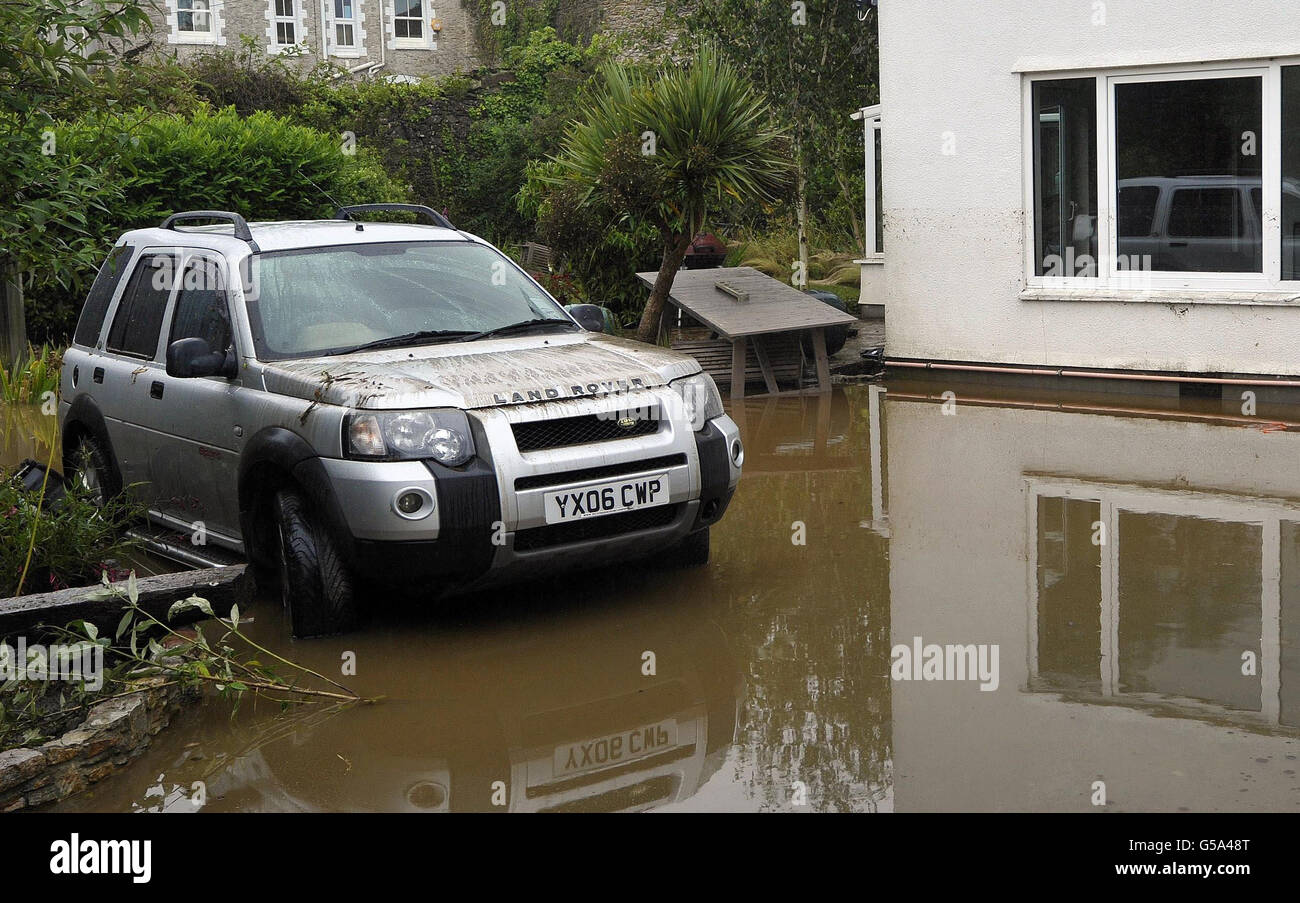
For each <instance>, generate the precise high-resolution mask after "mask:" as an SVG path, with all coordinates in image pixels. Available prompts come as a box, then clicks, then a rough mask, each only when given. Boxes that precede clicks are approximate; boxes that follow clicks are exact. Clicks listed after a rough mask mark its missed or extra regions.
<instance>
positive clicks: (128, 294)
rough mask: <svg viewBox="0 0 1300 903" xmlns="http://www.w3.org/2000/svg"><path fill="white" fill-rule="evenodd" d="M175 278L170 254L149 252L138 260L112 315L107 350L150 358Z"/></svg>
mask: <svg viewBox="0 0 1300 903" xmlns="http://www.w3.org/2000/svg"><path fill="white" fill-rule="evenodd" d="M175 279H176V259H175V258H174V257H172V256H171V255H170V254H150V255H149V256H147V257H145V258H143V259H142V260H141V261H140V263H139V264H138V265H137V266H136V268H135V272H133V273H132V274H131V281H130V282H128V283H127V286H126V291H125V292H124V293H123V294H122V302H121V303H120V304H118V306H117V313H116V314H114V315H113V326H112V328H111V329H109V331H108V350H109V351H115V352H117V353H119V354H129V355H131V356H133V357H142V358H144V359H145V360H152V359H153V356H154V354H155V353H156V352H157V350H158V333H159V332H160V331H161V330H162V321H163V313H164V312H165V311H166V310H167V298H168V296H170V295H171V288H172V284H173V283H174V282H175Z"/></svg>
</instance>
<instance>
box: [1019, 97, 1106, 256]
mask: <svg viewBox="0 0 1300 903" xmlns="http://www.w3.org/2000/svg"><path fill="white" fill-rule="evenodd" d="M1033 118H1034V121H1033V129H1034V246H1035V261H1034V267H1035V268H1034V272H1035V273H1036V274H1037V275H1039V276H1058V277H1059V276H1095V275H1097V264H1096V261H1097V82H1096V79H1092V78H1068V79H1058V80H1054V81H1039V82H1034V85H1033Z"/></svg>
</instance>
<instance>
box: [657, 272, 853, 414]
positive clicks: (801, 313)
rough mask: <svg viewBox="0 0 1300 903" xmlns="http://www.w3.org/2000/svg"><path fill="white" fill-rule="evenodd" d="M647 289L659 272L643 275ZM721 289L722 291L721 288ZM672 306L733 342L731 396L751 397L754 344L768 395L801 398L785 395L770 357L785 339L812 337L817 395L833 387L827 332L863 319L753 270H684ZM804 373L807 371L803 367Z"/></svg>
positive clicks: (671, 294)
mask: <svg viewBox="0 0 1300 903" xmlns="http://www.w3.org/2000/svg"><path fill="white" fill-rule="evenodd" d="M636 275H637V278H638V279H640V280H641V281H642V282H643V283H645V284H646V286H647V287H652V286H653V285H654V281H655V277H656V276H657V275H658V274H657V273H653V272H650V273H637V274H636ZM720 286H721V287H720ZM668 301H669V303H671V304H672V305H673V306H675V307H677V308H678V309H680V310H681V311H683V312H684V313H686V314H687V315H688V316H690V317H691V318H693V319H695V320H698V321H699V322H700V323H703V324H704V325H705V326H706V327H708V329H709V330H710V331H712V332H714V333H716V334H717V335H718V336H719V337H720V338H721V339H724V340H725V341H727V342H730V343H731V397H732V398H743V397H745V366H746V355H747V352H748V346H749V345H750V344H751V343H752V345H753V349H754V356H755V358H757V360H758V365H759V369H760V371H761V374H762V378H763V382H764V385H765V386H766V387H767V393H766V394H767V395H799V394H803V392H804V390H803V389H802V388H796V389H794V390H787V391H782V390H781V389H780V387H779V385H778V383H777V380H776V369H775V368H774V367H773V365H772V361H771V360H770V358H769V354H768V341H769V340H770V339H776V338H777V337H780V336H790V335H792V334H793V335H796V336H797V335H798V334H800V333H803V332H809V333H811V335H812V346H813V357H814V359H815V362H816V364H817V387H816V389H815V391H816V392H829V391H830V388H831V379H830V360H829V357H828V356H827V354H826V327H828V326H839V325H847V324H851V323H856V322H857V318H855V317H854V316H852V315H851V314H847V313H845V312H843V311H841V310H836V309H835V308H833V307H831V306H830V305H829V304H824V303H822V302H821V301H819V300H817V299H816V298H814V297H812V296H811V295H807V294H804V293H803V292H801V291H799V290H798V289H797V288H795V287H794V286H791V285H787V284H786V283H784V282H781V281H780V280H777V279H773V278H772V277H771V276H767V275H765V274H763V273H760V272H759V271H758V270H756V269H754V268H753V267H714V268H711V269H699V270H679V271H678V273H677V276H676V278H674V280H673V285H672V288H671V289H669V292H668ZM800 369H801V367H800Z"/></svg>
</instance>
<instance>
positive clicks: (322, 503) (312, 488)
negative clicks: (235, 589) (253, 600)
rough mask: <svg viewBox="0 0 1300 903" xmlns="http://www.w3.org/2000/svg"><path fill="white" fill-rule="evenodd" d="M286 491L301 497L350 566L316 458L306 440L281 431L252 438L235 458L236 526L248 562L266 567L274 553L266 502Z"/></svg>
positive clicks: (348, 543)
mask: <svg viewBox="0 0 1300 903" xmlns="http://www.w3.org/2000/svg"><path fill="white" fill-rule="evenodd" d="M290 487H292V488H295V489H297V490H298V491H299V492H301V493H302V495H303V497H304V498H305V500H306V501H307V503H308V505H310V506H311V509H312V512H313V513H314V514H315V515H316V516H318V517H319V518H320V519H321V521H322V524H323V526H324V527H325V528H326V529H327V530H329V532H330V535H331V537H332V538H333V539H334V541H335V543H336V545H337V546H338V548H339V549H340V550H342V551H343V554H344V556H345V558H346V559H348V560H349V562H350V561H351V560H352V551H353V543H352V533H351V530H349V529H348V526H347V520H346V519H345V518H344V515H343V509H342V507H341V506H340V505H339V502H338V497H337V496H336V495H335V494H334V487H333V485H332V484H331V483H330V480H329V475H328V474H327V473H326V472H325V467H324V465H322V464H321V459H320V456H319V455H318V454H317V453H316V450H315V449H314V448H312V446H311V444H310V443H309V442H308V441H307V440H306V439H304V438H303V437H302V436H300V435H298V434H297V433H295V432H294V431H293V430H290V429H288V428H286V427H282V426H274V427H267V428H266V429H263V430H261V431H259V432H258V433H256V434H254V435H253V436H252V438H250V439H249V440H248V442H247V444H245V446H244V449H243V451H242V453H241V454H240V457H239V478H238V495H239V523H240V531H241V532H242V533H243V537H244V549H245V551H246V552H247V553H248V557H249V559H250V560H251V561H252V562H253V563H254V564H256V565H259V566H269V565H270V563H271V560H270V554H271V551H272V550H273V549H274V548H275V544H274V540H273V539H272V537H271V535H270V530H271V529H272V525H273V522H274V519H273V517H272V516H271V514H272V511H273V508H272V505H271V502H272V501H273V499H274V498H275V494H276V493H277V492H279V491H280V490H282V489H285V488H290Z"/></svg>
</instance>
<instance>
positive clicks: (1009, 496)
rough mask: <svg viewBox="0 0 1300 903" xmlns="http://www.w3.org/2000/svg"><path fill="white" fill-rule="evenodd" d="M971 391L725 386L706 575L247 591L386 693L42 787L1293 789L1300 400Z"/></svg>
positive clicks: (789, 803)
mask: <svg viewBox="0 0 1300 903" xmlns="http://www.w3.org/2000/svg"><path fill="white" fill-rule="evenodd" d="M945 389H952V390H954V391H956V395H957V397H956V403H955V405H953V404H949V405H945V404H943V400H944V398H943V396H942V392H943V391H944V390H945ZM981 394H983V395H990V396H992V395H994V394H997V393H994V390H992V389H972V388H967V387H950V386H943V385H939V384H922V383H915V384H906V383H894V382H891V383H890V384H889V386H888V392H886V391H884V387H881V386H861V387H847V388H837V389H836V390H835V392H834V393H833V394H832V395H831V396H829V397H825V398H820V399H818V398H815V397H814V398H804V399H781V400H779V401H775V400H772V401H764V400H753V401H750V402H747V403H746V404H745V405H744V407H743V409H736V410H733V416H737V419H738V420H740V421H741V423H742V429H743V431H744V436H745V442H746V453H747V457H746V464H745V476H744V478H743V479H742V481H741V484H740V489H739V491H738V493H737V495H736V497H735V500H734V501H733V503H732V507H731V509H730V510H729V512H728V514H727V516H726V517H725V518H724V520H723V521H722V523H721V525H720V526H718V527H715V528H714V530H713V560H712V562H711V563H710V564H709V566H708V567H706V568H702V569H698V570H694V571H677V572H672V571H664V572H660V571H656V570H655V569H654V568H652V567H648V566H645V565H637V566H631V565H629V566H625V567H621V568H616V569H612V570H603V571H598V572H589V573H580V574H575V575H570V576H568V577H566V578H564V579H563V580H559V581H556V582H552V583H546V584H525V585H520V586H516V587H512V588H509V589H507V590H503V591H498V592H496V593H493V594H488V595H482V596H475V597H472V598H468V599H462V600H460V601H458V602H457V603H455V605H454V606H452V607H451V608H429V609H426V610H423V611H420V610H415V611H412V610H410V608H409V607H406V608H394V609H393V610H391V611H390V610H384V611H382V612H379V613H377V614H376V616H375V618H374V619H372V621H371V623H370V625H369V626H368V627H367V628H366V629H364V630H362V631H360V632H357V633H355V634H350V635H348V636H346V637H336V638H329V639H321V640H311V641H294V640H291V639H289V638H288V636H287V631H286V625H285V622H284V618H283V617H282V616H281V614H280V613H279V612H278V610H277V604H276V602H275V601H274V599H273V598H271V597H269V596H267V597H264V598H261V599H259V600H258V604H257V605H255V606H254V609H253V610H252V611H251V612H250V613H249V614H251V615H252V616H253V617H254V618H255V622H254V623H253V624H252V625H251V626H250V627H249V632H250V634H252V635H253V636H254V637H255V638H256V639H257V640H258V641H259V642H262V643H264V644H267V645H270V646H271V647H272V648H274V649H276V650H278V651H281V652H284V653H285V654H287V655H288V656H289V657H291V658H294V659H296V660H299V661H301V662H303V663H304V664H307V665H309V666H311V667H313V668H315V669H317V670H321V671H325V672H328V673H330V674H332V675H336V676H337V675H339V673H340V664H341V661H342V659H343V657H344V656H345V655H346V654H348V653H351V654H354V655H355V661H356V675H355V676H348V677H342V676H340V677H339V679H340V680H342V681H343V682H344V683H346V684H348V685H349V686H351V687H352V688H354V689H355V690H356V691H358V692H359V693H361V694H363V695H366V696H382V697H384V698H383V700H382V701H381V702H378V703H376V704H374V705H367V706H354V707H351V708H347V709H345V710H343V711H332V710H329V709H322V708H320V707H318V706H309V707H306V708H303V709H298V710H295V711H292V712H289V713H281V712H279V711H278V709H276V708H275V707H274V706H269V705H266V704H265V703H262V704H258V705H256V706H254V705H252V704H247V703H246V704H245V705H244V706H243V707H242V708H241V709H240V710H239V711H238V712H237V713H236V714H235V715H233V716H232V715H231V712H230V707H229V705H228V704H227V703H225V702H223V701H221V700H215V699H214V700H209V701H207V702H205V703H203V704H200V705H196V706H193V707H191V708H190V709H188V710H187V711H185V712H184V713H183V714H182V715H181V716H180V717H179V718H178V719H177V720H176V721H175V722H174V724H173V727H171V728H170V729H168V730H167V731H165V732H164V733H163V734H162V735H160V736H159V737H158V738H157V740H156V741H155V743H154V745H153V746H152V747H151V749H150V750H149V751H148V752H147V753H146V754H145V755H144V756H143V757H141V758H140V759H139V760H137V761H136V762H135V763H133V764H132V765H130V766H128V767H127V768H126V769H124V770H123V771H122V772H121V773H120V774H118V775H117V776H115V777H113V778H110V779H109V780H107V781H105V782H103V783H102V784H100V785H97V786H96V787H95V788H94V789H93V790H92V791H91V792H89V793H87V794H85V795H83V796H81V797H79V798H77V799H75V800H71V801H68V802H66V803H64V804H63V805H62V807H61V808H63V809H65V810H80V811H86V810H114V811H121V810H148V811H159V810H166V811H175V812H193V811H198V807H196V806H195V805H194V803H193V801H192V797H193V795H194V794H195V792H196V790H195V788H196V786H197V785H198V782H202V786H203V787H204V788H205V793H206V802H205V804H204V806H203V807H202V808H203V810H204V811H286V810H288V811H304V810H327V811H337V810H383V811H394V810H396V811H419V810H425V811H437V810H483V811H505V810H511V811H525V810H555V809H559V810H571V809H577V810H610V809H661V810H707V811H751V810H776V811H796V812H798V811H867V812H888V811H937V810H942V811H950V810H1054V811H1055V810H1059V811H1094V810H1096V809H1097V808H1099V807H1098V806H1097V805H1096V804H1097V803H1098V802H1099V801H1100V799H1101V798H1102V796H1104V801H1105V808H1106V809H1109V810H1120V811H1136V810H1159V811H1175V810H1190V811H1225V810H1227V811H1254V810H1264V811H1267V810H1279V811H1295V810H1297V808H1300V778H1297V767H1298V761H1297V754H1300V744H1298V743H1297V736H1300V640H1298V639H1297V637H1298V636H1300V465H1298V463H1297V462H1300V414H1297V413H1296V411H1295V409H1293V408H1287V407H1283V406H1278V405H1272V406H1270V405H1269V404H1268V403H1267V402H1268V399H1264V398H1261V400H1260V402H1259V410H1258V412H1257V413H1252V414H1250V415H1244V414H1243V413H1242V411H1241V410H1239V409H1240V408H1241V407H1242V402H1241V400H1240V399H1238V398H1237V397H1236V395H1231V396H1228V395H1225V396H1224V397H1223V398H1218V397H1215V398H1192V397H1183V398H1180V397H1179V396H1178V393H1177V391H1174V393H1173V394H1172V395H1167V396H1166V397H1165V398H1162V399H1161V398H1144V397H1138V396H1117V395H1109V396H1107V395H1104V393H1095V394H1094V395H1093V396H1090V397H1088V398H1082V399H1079V398H1074V399H1062V398H1059V397H1054V396H1052V395H1050V394H1043V393H1038V394H1036V395H1034V394H1031V393H1026V392H1021V393H1019V394H1017V393H1015V392H1013V391H1010V390H1000V394H998V397H996V398H994V397H988V398H981V397H979V396H981ZM950 401H951V399H950ZM1288 412H1290V413H1288ZM1278 421H1289V422H1291V423H1292V424H1293V425H1292V426H1291V427H1290V428H1289V429H1288V428H1287V426H1286V424H1285V423H1279V422H1278ZM930 645H936V646H938V647H941V648H940V660H939V662H938V665H936V667H934V668H933V669H931V668H930V667H928V665H927V666H926V667H922V663H921V662H920V661H918V662H916V663H915V664H914V665H908V666H907V667H902V668H898V667H891V666H892V664H893V661H892V658H893V656H892V655H891V652H892V650H893V649H894V647H895V646H902V647H907V648H908V649H909V651H910V650H911V649H913V648H914V649H916V650H917V651H918V652H920V653H921V657H922V658H925V659H926V660H927V661H929V659H930V656H929V653H928V652H927V651H926V648H927V647H928V646H930ZM947 646H952V647H954V648H956V647H970V656H971V657H970V658H969V662H970V663H971V664H972V668H971V669H970V671H969V672H967V671H966V670H965V669H964V668H963V669H957V668H955V665H954V663H955V664H961V663H962V662H963V661H966V659H963V658H962V655H963V654H964V652H962V650H958V654H957V655H956V656H954V655H951V654H948V653H947V652H946V651H945V650H944V649H943V648H942V647H947ZM647 653H652V654H653V655H652V661H653V665H654V667H653V673H652V674H647V673H645V671H646V670H648V666H647V664H646V663H647V660H648V659H651V656H648V655H647ZM945 656H946V659H945ZM977 663H978V664H981V665H986V666H993V665H996V667H995V668H991V670H986V672H985V673H983V674H980V673H977V672H978V670H979V669H978V668H977V667H975V665H976V664H977ZM891 671H892V672H893V673H892V674H891ZM903 677H907V678H912V679H902V678H903ZM927 678H946V679H927ZM972 678H973V679H972ZM615 751H617V753H616V752H615ZM1099 794H1100V795H1102V796H1099ZM494 795H495V799H494ZM499 802H504V803H505V805H494V803H499Z"/></svg>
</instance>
